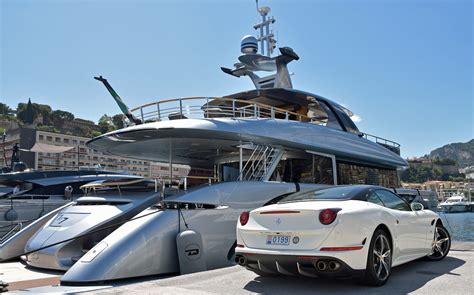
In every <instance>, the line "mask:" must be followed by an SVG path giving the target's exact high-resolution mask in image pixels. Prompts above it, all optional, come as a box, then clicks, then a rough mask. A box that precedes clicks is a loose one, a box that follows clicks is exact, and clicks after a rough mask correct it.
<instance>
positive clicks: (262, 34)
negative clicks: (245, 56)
mask: <svg viewBox="0 0 474 295" xmlns="http://www.w3.org/2000/svg"><path fill="white" fill-rule="evenodd" d="M255 3H256V6H257V12H258V13H259V14H260V15H261V16H262V22H260V23H257V24H256V25H254V26H253V28H254V29H255V30H258V31H259V36H258V38H257V40H258V41H259V42H260V53H261V54H262V55H266V56H268V57H270V56H271V54H272V53H273V49H275V47H276V46H275V43H276V40H275V38H274V37H275V35H274V34H273V32H272V31H270V24H273V23H274V22H275V19H274V18H273V17H269V18H267V15H268V13H269V12H270V10H271V9H270V7H268V6H261V7H259V6H258V0H255ZM265 47H266V50H265ZM265 51H266V52H265Z"/></svg>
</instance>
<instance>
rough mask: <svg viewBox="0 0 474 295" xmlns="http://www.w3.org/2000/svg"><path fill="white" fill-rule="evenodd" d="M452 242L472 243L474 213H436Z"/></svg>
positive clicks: (473, 236)
mask: <svg viewBox="0 0 474 295" xmlns="http://www.w3.org/2000/svg"><path fill="white" fill-rule="evenodd" d="M438 214H439V216H440V217H441V220H442V221H443V224H444V225H445V227H446V228H447V229H448V231H449V233H450V234H451V239H452V240H454V241H463V242H474V213H472V212H463V213H442V212H440V213H438Z"/></svg>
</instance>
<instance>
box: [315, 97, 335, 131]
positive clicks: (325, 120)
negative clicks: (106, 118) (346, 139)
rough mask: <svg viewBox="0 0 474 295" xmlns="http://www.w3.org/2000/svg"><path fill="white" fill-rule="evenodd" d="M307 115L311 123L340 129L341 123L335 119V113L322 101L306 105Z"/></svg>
mask: <svg viewBox="0 0 474 295" xmlns="http://www.w3.org/2000/svg"><path fill="white" fill-rule="evenodd" d="M308 117H309V118H310V119H311V123H313V124H317V125H321V126H326V127H329V128H333V129H338V130H342V127H341V124H339V122H338V121H337V117H336V115H334V113H333V112H332V111H331V109H330V108H329V107H328V106H327V105H326V104H325V103H324V102H319V101H316V102H314V103H311V104H309V105H308Z"/></svg>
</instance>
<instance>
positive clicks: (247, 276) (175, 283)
mask: <svg viewBox="0 0 474 295" xmlns="http://www.w3.org/2000/svg"><path fill="white" fill-rule="evenodd" d="M9 267H10V270H12V269H13V270H15V267H14V265H10V266H9ZM16 267H17V268H16V270H15V271H14V272H16V277H17V278H18V277H21V276H22V274H21V272H22V271H25V270H24V269H23V270H22V269H21V268H22V267H20V266H18V265H17V266H16ZM23 268H24V267H23ZM25 269H27V268H25ZM1 270H2V271H3V270H5V268H4V266H1ZM0 272H1V271H0ZM7 277H10V278H12V279H14V278H15V274H14V273H13V272H12V273H10V274H9V275H8V276H7ZM0 279H1V280H4V279H3V278H2V277H1V276H0ZM41 279H44V280H45V282H46V283H45V284H43V286H44V287H38V284H41ZM48 280H50V281H51V282H57V281H59V277H58V274H57V273H54V272H53V273H51V272H50V273H47V274H45V276H41V275H39V274H37V277H36V279H35V280H34V281H32V282H30V284H32V285H31V286H30V287H29V288H31V289H28V290H25V289H23V288H25V284H23V285H21V284H19V282H13V281H12V283H11V286H12V287H14V288H13V289H12V288H9V290H10V292H9V293H11V294H41V293H49V294H51V293H56V294H65V293H75V294H77V293H81V294H131V293H135V294H186V295H188V294H384V295H390V294H420V295H421V294H426V295H428V294H429V295H433V294H450V295H451V294H474V291H473V290H474V242H453V246H452V249H451V251H450V253H449V255H448V256H447V257H446V258H445V259H444V260H442V261H438V262H429V261H423V260H416V261H413V262H409V263H407V264H403V265H401V266H398V267H395V268H393V269H392V274H391V277H390V280H389V281H388V283H387V284H386V285H385V286H382V287H368V286H364V285H362V284H360V283H358V282H357V281H354V280H349V279H345V280H335V279H314V278H305V277H286V276H278V277H261V276H258V275H256V274H255V273H253V272H251V271H248V270H246V269H244V268H243V267H240V266H231V267H226V268H222V269H216V270H210V271H205V272H200V273H194V274H188V275H182V276H174V277H147V278H139V279H133V280H127V281H122V282H115V283H113V285H100V286H90V287H68V286H55V287H51V283H49V281H48ZM54 280H56V281H54ZM34 283H36V284H34ZM53 284H56V283H53ZM27 285H28V284H26V286H27ZM48 285H49V286H48ZM15 286H17V287H15ZM32 287H36V288H32Z"/></svg>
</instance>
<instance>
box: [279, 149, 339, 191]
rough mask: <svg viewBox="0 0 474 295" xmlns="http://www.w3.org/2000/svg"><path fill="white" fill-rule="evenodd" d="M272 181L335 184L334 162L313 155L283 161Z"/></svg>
mask: <svg viewBox="0 0 474 295" xmlns="http://www.w3.org/2000/svg"><path fill="white" fill-rule="evenodd" d="M270 179H271V180H273V181H284V182H300V183H318V184H334V180H333V171H332V160H331V158H328V157H323V156H319V155H313V154H306V155H304V156H302V157H301V158H293V159H285V160H281V161H280V163H278V166H277V168H276V169H275V171H274V172H273V175H272V177H271V178H270Z"/></svg>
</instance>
